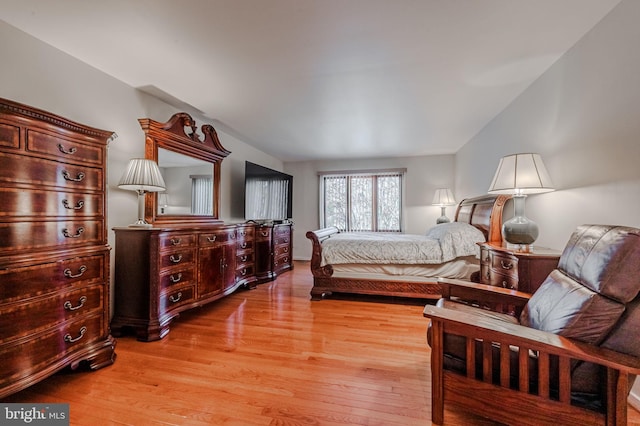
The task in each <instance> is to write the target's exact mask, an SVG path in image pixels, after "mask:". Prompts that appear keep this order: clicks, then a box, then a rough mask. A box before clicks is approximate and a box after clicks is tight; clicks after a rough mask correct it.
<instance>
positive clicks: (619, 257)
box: [558, 225, 640, 303]
mask: <svg viewBox="0 0 640 426" xmlns="http://www.w3.org/2000/svg"><path fill="white" fill-rule="evenodd" d="M558 269H560V270H561V271H563V272H564V273H565V274H566V275H568V276H570V277H572V278H573V279H575V280H576V281H578V282H580V283H581V284H582V285H584V286H585V287H588V288H590V289H591V290H593V291H595V292H596V293H599V294H602V295H604V296H607V297H609V298H612V299H614V300H617V301H619V302H622V303H627V302H629V301H631V300H633V299H634V298H635V297H636V296H637V295H638V292H639V291H640V279H638V276H639V275H640V230H639V229H636V228H630V227H624V226H610V225H581V226H579V227H578V228H577V229H576V231H575V232H574V233H573V234H572V235H571V238H570V239H569V242H568V243H567V245H566V247H565V249H564V251H563V252H562V256H561V257H560V260H559V263H558Z"/></svg>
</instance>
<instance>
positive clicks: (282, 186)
mask: <svg viewBox="0 0 640 426" xmlns="http://www.w3.org/2000/svg"><path fill="white" fill-rule="evenodd" d="M292 198H293V176H291V175H288V174H286V173H282V172H279V171H277V170H273V169H270V168H268V167H264V166H260V165H258V164H254V163H251V162H249V161H246V162H245V169H244V218H245V220H253V221H256V222H269V221H273V222H279V221H284V220H287V219H292V218H293V204H292Z"/></svg>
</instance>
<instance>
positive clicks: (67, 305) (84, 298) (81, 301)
mask: <svg viewBox="0 0 640 426" xmlns="http://www.w3.org/2000/svg"><path fill="white" fill-rule="evenodd" d="M85 303H87V296H82V297H81V298H80V299H79V300H78V304H77V305H76V306H73V305H72V304H71V301H69V300H67V301H66V302H64V305H63V306H64V308H65V309H66V310H67V311H77V310H78V309H80V308H82V307H83V306H84V304H85Z"/></svg>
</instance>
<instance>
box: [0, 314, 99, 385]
mask: <svg viewBox="0 0 640 426" xmlns="http://www.w3.org/2000/svg"><path fill="white" fill-rule="evenodd" d="M104 336H105V319H104V317H103V315H92V316H90V317H78V318H76V319H74V320H73V321H71V322H68V323H67V324H65V325H64V326H62V327H60V328H55V329H49V330H46V331H44V332H42V333H37V334H33V335H31V336H29V337H28V338H26V339H20V340H18V341H15V342H13V343H10V344H0V359H2V360H3V364H2V375H0V387H4V386H6V385H8V384H10V383H13V382H15V381H18V380H20V379H23V378H26V377H28V376H30V375H32V374H33V372H34V369H35V368H39V366H42V365H45V364H48V365H52V364H53V363H54V362H55V361H59V360H62V359H63V358H65V357H66V356H67V354H69V353H72V352H74V351H75V350H78V349H83V348H86V345H87V343H90V342H92V341H95V340H97V339H100V338H104ZM25 354H28V356H25Z"/></svg>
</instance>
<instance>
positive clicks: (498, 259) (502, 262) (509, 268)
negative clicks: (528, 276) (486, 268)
mask: <svg viewBox="0 0 640 426" xmlns="http://www.w3.org/2000/svg"><path fill="white" fill-rule="evenodd" d="M490 258H491V269H494V270H496V271H501V272H502V273H504V274H509V273H512V272H514V271H515V274H516V277H517V274H518V258H517V257H515V256H509V255H507V254H504V253H500V252H492V253H491V256H490Z"/></svg>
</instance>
